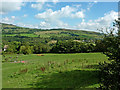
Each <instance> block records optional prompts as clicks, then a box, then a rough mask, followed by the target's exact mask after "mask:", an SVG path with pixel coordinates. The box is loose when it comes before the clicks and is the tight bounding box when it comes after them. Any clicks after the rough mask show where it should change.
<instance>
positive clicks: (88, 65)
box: [2, 53, 107, 89]
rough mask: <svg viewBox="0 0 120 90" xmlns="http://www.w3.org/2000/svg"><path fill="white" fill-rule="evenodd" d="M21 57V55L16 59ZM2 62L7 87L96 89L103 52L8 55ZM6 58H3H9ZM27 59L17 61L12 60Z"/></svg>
mask: <svg viewBox="0 0 120 90" xmlns="http://www.w3.org/2000/svg"><path fill="white" fill-rule="evenodd" d="M16 57H17V58H16ZM5 58H8V59H9V60H8V62H3V64H2V76H3V77H2V79H3V81H2V84H3V88H29V87H31V88H76V89H78V88H82V87H83V88H95V87H98V86H99V82H98V71H99V69H98V66H97V65H98V63H99V62H104V61H107V57H106V56H105V55H103V54H102V53H74V54H43V56H39V55H36V54H30V55H15V54H12V55H10V54H9V55H6V56H5ZM5 58H4V57H3V59H5ZM20 60H21V61H25V63H13V62H9V61H20Z"/></svg>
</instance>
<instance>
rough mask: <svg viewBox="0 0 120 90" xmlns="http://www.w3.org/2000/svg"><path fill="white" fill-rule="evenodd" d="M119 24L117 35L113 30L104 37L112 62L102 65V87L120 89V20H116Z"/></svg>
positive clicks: (107, 53) (112, 89)
mask: <svg viewBox="0 0 120 90" xmlns="http://www.w3.org/2000/svg"><path fill="white" fill-rule="evenodd" d="M116 25H117V26H118V33H117V35H115V34H113V33H112V32H113V30H111V32H110V33H109V34H107V36H106V37H105V38H104V39H103V40H104V44H105V45H106V47H107V49H106V52H104V54H106V55H107V56H108V57H109V60H110V63H106V62H105V63H102V64H101V65H100V75H101V76H100V82H101V87H100V88H102V89H106V90H119V89H120V80H119V78H120V21H116V23H115V26H116Z"/></svg>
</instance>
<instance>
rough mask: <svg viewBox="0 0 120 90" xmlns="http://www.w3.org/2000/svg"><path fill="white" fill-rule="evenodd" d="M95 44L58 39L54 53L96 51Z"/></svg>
mask: <svg viewBox="0 0 120 90" xmlns="http://www.w3.org/2000/svg"><path fill="white" fill-rule="evenodd" d="M94 47H95V46H94V44H92V43H85V42H77V41H72V40H69V41H58V42H57V43H56V44H55V45H54V46H53V48H52V50H51V52H54V53H78V52H79V53H81V52H94Z"/></svg>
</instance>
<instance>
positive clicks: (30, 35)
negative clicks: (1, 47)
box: [2, 34, 38, 37]
mask: <svg viewBox="0 0 120 90" xmlns="http://www.w3.org/2000/svg"><path fill="white" fill-rule="evenodd" d="M16 35H17V34H3V35H2V36H13V37H14V36H16ZM20 36H27V37H38V35H35V34H20Z"/></svg>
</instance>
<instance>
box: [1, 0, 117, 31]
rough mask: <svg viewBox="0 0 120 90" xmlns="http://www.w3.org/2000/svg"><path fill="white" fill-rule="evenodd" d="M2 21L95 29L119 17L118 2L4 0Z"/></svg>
mask: <svg viewBox="0 0 120 90" xmlns="http://www.w3.org/2000/svg"><path fill="white" fill-rule="evenodd" d="M0 15H1V16H2V17H0V22H2V23H8V24H14V25H17V26H21V27H30V28H42V29H51V28H65V29H74V30H90V31H96V30H97V29H101V28H109V27H111V26H112V22H113V21H114V20H115V19H117V18H118V2H99V1H93V2H59V1H58V0H53V2H47V0H42V2H39V1H36V2H22V0H21V1H19V2H1V3H0Z"/></svg>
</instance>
